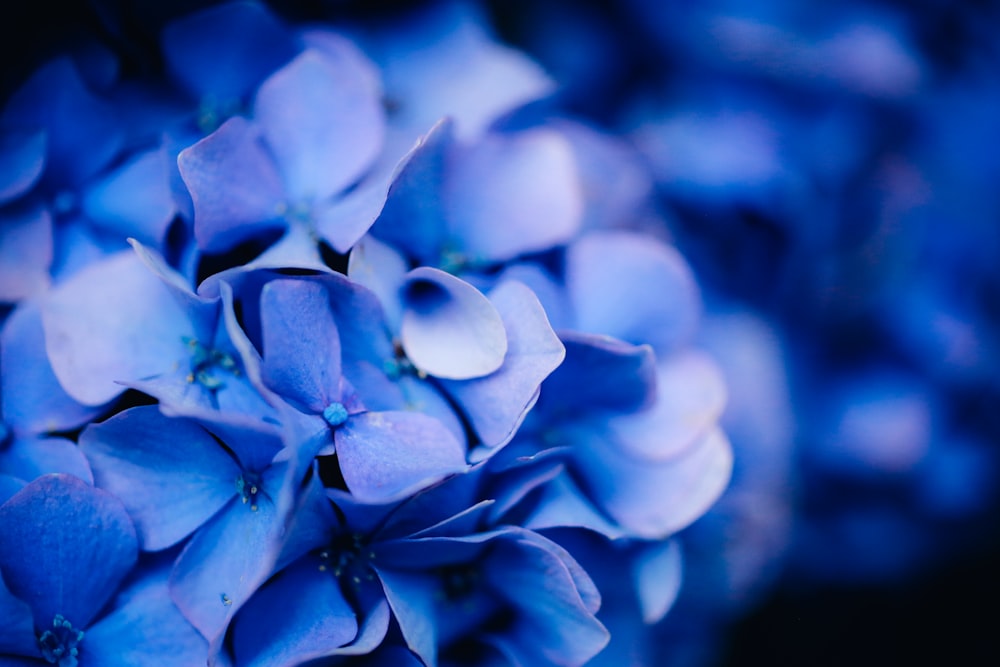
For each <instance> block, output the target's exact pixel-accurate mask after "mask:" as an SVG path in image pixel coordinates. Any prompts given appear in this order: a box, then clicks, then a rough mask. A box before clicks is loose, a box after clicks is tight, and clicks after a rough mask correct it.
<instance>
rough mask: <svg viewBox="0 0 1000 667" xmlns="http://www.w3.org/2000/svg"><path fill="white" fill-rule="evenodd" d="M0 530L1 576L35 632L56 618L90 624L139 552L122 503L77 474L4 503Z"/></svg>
mask: <svg viewBox="0 0 1000 667" xmlns="http://www.w3.org/2000/svg"><path fill="white" fill-rule="evenodd" d="M0 533H2V534H3V536H4V539H3V541H2V542H0V572H2V574H3V578H4V581H5V582H6V584H7V587H8V588H9V589H10V591H11V592H12V593H13V594H14V595H16V596H17V597H19V598H21V599H22V600H24V601H25V602H27V603H28V605H29V606H30V607H31V611H32V613H33V614H34V619H35V626H36V627H49V626H51V624H52V620H53V619H54V618H55V616H56V615H57V614H62V615H63V617H65V618H67V619H68V620H69V621H70V622H71V623H73V625H74V626H75V627H77V628H84V627H86V626H87V625H88V624H89V623H90V621H91V620H92V619H93V618H94V616H95V615H96V614H97V612H99V611H100V609H101V607H102V606H103V605H104V603H105V602H107V600H108V599H109V598H110V597H111V596H112V595H113V594H114V592H115V590H116V589H117V588H118V584H119V583H120V582H121V580H122V579H123V578H124V577H125V575H126V574H128V572H129V570H131V569H132V566H133V565H134V564H135V561H136V557H137V555H138V545H137V543H136V537H135V530H134V529H133V528H132V522H131V521H129V518H128V514H127V513H126V512H125V508H124V507H122V504H121V503H120V502H119V501H118V500H117V499H116V498H115V497H114V496H112V495H110V494H108V493H106V492H104V491H101V490H100V489H95V488H94V487H92V486H90V485H89V484H87V483H86V482H82V481H80V480H79V479H77V478H76V477H73V476H71V475H45V476H44V477H39V478H38V479H36V480H35V481H33V482H31V483H30V484H28V485H27V486H25V487H24V488H23V489H21V491H20V492H18V493H17V494H16V495H15V496H14V497H12V498H11V499H10V500H8V501H7V502H6V503H4V504H3V505H2V506H0ZM95 535H99V536H100V539H94V536H95Z"/></svg>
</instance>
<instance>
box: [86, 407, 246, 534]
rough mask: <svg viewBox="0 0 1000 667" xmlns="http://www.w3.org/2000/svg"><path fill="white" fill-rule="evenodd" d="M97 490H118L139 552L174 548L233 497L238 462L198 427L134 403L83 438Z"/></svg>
mask: <svg viewBox="0 0 1000 667" xmlns="http://www.w3.org/2000/svg"><path fill="white" fill-rule="evenodd" d="M80 447H81V449H82V450H83V452H84V454H86V455H87V457H88V458H89V459H90V462H91V466H92V467H93V469H94V476H95V478H96V480H97V485H98V486H99V487H100V488H103V489H107V490H108V491H110V492H112V493H114V494H115V495H116V496H118V497H119V498H120V499H121V501H122V502H123V503H124V504H125V508H126V509H127V510H128V512H129V515H130V516H131V517H132V520H133V521H134V522H135V527H136V532H137V533H138V535H139V543H140V546H141V548H142V549H143V550H146V551H158V550H160V549H165V548H166V547H169V546H172V545H174V544H176V543H177V542H179V541H180V540H181V539H183V538H184V537H186V536H187V535H190V534H191V533H192V532H194V531H195V530H196V529H197V528H198V527H199V526H201V525H202V524H204V523H205V522H206V521H208V519H210V518H211V517H212V515H214V514H215V513H216V512H217V511H219V509H220V508H221V507H222V506H223V505H224V504H225V503H226V501H227V500H229V499H230V498H233V497H234V496H235V495H236V480H237V479H238V478H239V477H240V468H239V466H238V465H237V464H236V462H235V461H233V458H232V457H231V456H229V455H228V454H227V453H226V451H225V450H224V449H223V448H222V447H220V446H219V444H218V443H217V442H216V441H215V439H214V438H213V437H212V436H211V435H210V434H209V433H208V432H207V431H205V430H204V429H203V428H201V427H200V426H198V425H197V424H195V423H194V422H190V421H187V420H183V419H171V418H168V417H165V416H163V414H161V413H160V411H159V410H158V409H157V408H156V407H155V406H144V407H138V408H132V409H131V410H126V411H125V412H121V413H118V414H117V415H115V416H114V417H112V418H111V419H108V420H107V421H105V422H102V423H100V424H93V425H91V426H89V427H88V428H87V429H86V430H85V431H84V432H83V433H82V434H81V436H80Z"/></svg>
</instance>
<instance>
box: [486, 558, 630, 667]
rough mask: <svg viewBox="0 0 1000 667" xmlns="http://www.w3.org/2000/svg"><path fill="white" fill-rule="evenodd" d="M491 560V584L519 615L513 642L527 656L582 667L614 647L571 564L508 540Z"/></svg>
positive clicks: (488, 569)
mask: <svg viewBox="0 0 1000 667" xmlns="http://www.w3.org/2000/svg"><path fill="white" fill-rule="evenodd" d="M489 560H490V561H491V563H493V566H492V567H484V572H485V573H486V578H487V581H488V582H489V583H490V585H491V587H492V588H493V589H494V590H495V591H496V592H497V593H498V594H499V595H500V596H502V597H504V598H506V599H507V600H508V601H509V602H510V603H511V604H512V605H513V606H514V607H515V608H516V609H517V611H518V614H517V617H516V619H515V621H514V624H513V627H511V628H510V630H509V631H508V633H507V637H508V638H509V641H510V642H511V644H512V645H514V646H517V647H518V648H519V649H521V651H523V652H524V655H534V656H535V660H536V661H538V662H540V661H541V660H545V661H546V662H551V663H553V664H559V665H582V664H584V663H585V662H587V660H589V659H590V658H592V657H594V656H595V655H596V654H597V653H598V652H599V651H600V650H601V649H602V648H604V646H605V645H606V644H607V643H608V639H609V638H610V636H609V634H608V631H607V630H606V629H605V628H604V626H603V625H601V623H600V621H598V620H597V619H596V618H595V617H594V615H593V612H592V611H590V610H588V608H587V606H586V605H585V603H584V600H583V599H582V598H581V596H580V592H579V590H578V588H577V582H576V581H575V579H574V577H573V575H572V574H571V572H570V570H569V567H568V566H567V564H566V562H564V561H563V559H561V558H559V557H558V556H557V555H555V554H554V553H553V552H552V551H551V550H549V549H547V548H545V547H544V546H542V545H541V544H535V543H529V542H527V541H524V540H518V541H513V540H502V541H500V542H498V543H497V545H496V547H495V549H494V551H493V552H491V553H490V556H489Z"/></svg>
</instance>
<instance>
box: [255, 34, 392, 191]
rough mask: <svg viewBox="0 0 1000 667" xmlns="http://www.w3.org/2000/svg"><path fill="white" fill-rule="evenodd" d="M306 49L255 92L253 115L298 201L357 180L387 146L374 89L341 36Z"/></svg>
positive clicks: (338, 189) (341, 188)
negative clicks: (337, 49)
mask: <svg viewBox="0 0 1000 667" xmlns="http://www.w3.org/2000/svg"><path fill="white" fill-rule="evenodd" d="M336 55H337V56H339V57H335V54H334V52H333V50H332V49H326V50H324V51H323V52H322V53H320V52H319V51H315V50H307V51H305V52H304V53H302V54H301V55H299V56H298V57H297V58H295V59H294V60H293V61H292V62H290V63H289V64H288V65H286V66H285V67H283V68H282V69H280V70H278V71H277V72H275V73H274V74H272V75H271V76H270V77H269V78H268V79H267V80H266V81H265V82H264V83H263V84H262V85H261V87H260V89H259V90H258V91H257V98H256V100H255V102H254V117H255V119H256V120H257V122H258V123H260V126H261V128H262V131H263V134H264V137H265V138H266V140H267V144H268V147H269V148H270V149H271V151H272V152H273V154H274V156H275V160H276V161H277V164H278V168H279V170H280V172H281V175H282V177H283V178H284V182H285V187H286V188H287V192H288V194H289V197H290V199H291V201H292V203H293V204H299V203H311V202H315V201H320V200H323V199H327V198H329V197H332V196H333V195H335V194H336V193H338V192H340V191H341V190H343V189H344V188H346V187H347V186H348V185H350V184H351V183H353V182H354V181H356V180H357V179H358V178H359V177H360V176H361V174H362V173H363V172H364V170H365V169H367V168H368V167H369V166H370V165H371V163H372V161H373V160H374V158H375V156H376V155H377V154H378V151H379V149H380V148H381V146H382V134H383V131H384V130H383V126H384V121H383V119H382V115H383V111H382V105H381V101H380V98H379V94H378V91H377V90H373V89H372V86H371V85H370V77H369V76H367V71H366V70H365V69H364V68H362V67H360V66H359V64H358V62H357V59H358V58H359V57H360V56H359V55H358V54H356V53H354V49H353V48H352V47H351V46H350V44H349V43H348V42H346V41H345V42H344V44H343V46H342V52H341V53H338V54H336Z"/></svg>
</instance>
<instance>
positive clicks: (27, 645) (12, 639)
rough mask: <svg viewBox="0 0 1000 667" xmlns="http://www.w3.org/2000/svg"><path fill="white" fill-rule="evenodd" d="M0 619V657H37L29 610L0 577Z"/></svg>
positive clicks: (32, 623)
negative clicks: (0, 620)
mask: <svg viewBox="0 0 1000 667" xmlns="http://www.w3.org/2000/svg"><path fill="white" fill-rule="evenodd" d="M2 503H3V500H2V499H0V504H2ZM0 618H2V619H4V622H3V623H2V624H0V655H3V654H10V653H13V654H15V655H24V656H33V657H34V656H37V655H38V643H37V641H36V639H35V627H34V626H35V624H34V622H33V621H32V618H31V608H30V607H29V606H28V605H27V604H25V603H24V602H23V601H21V600H19V599H17V598H16V597H14V595H13V594H12V593H11V592H10V591H8V590H7V586H6V585H5V584H4V581H3V577H0Z"/></svg>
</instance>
